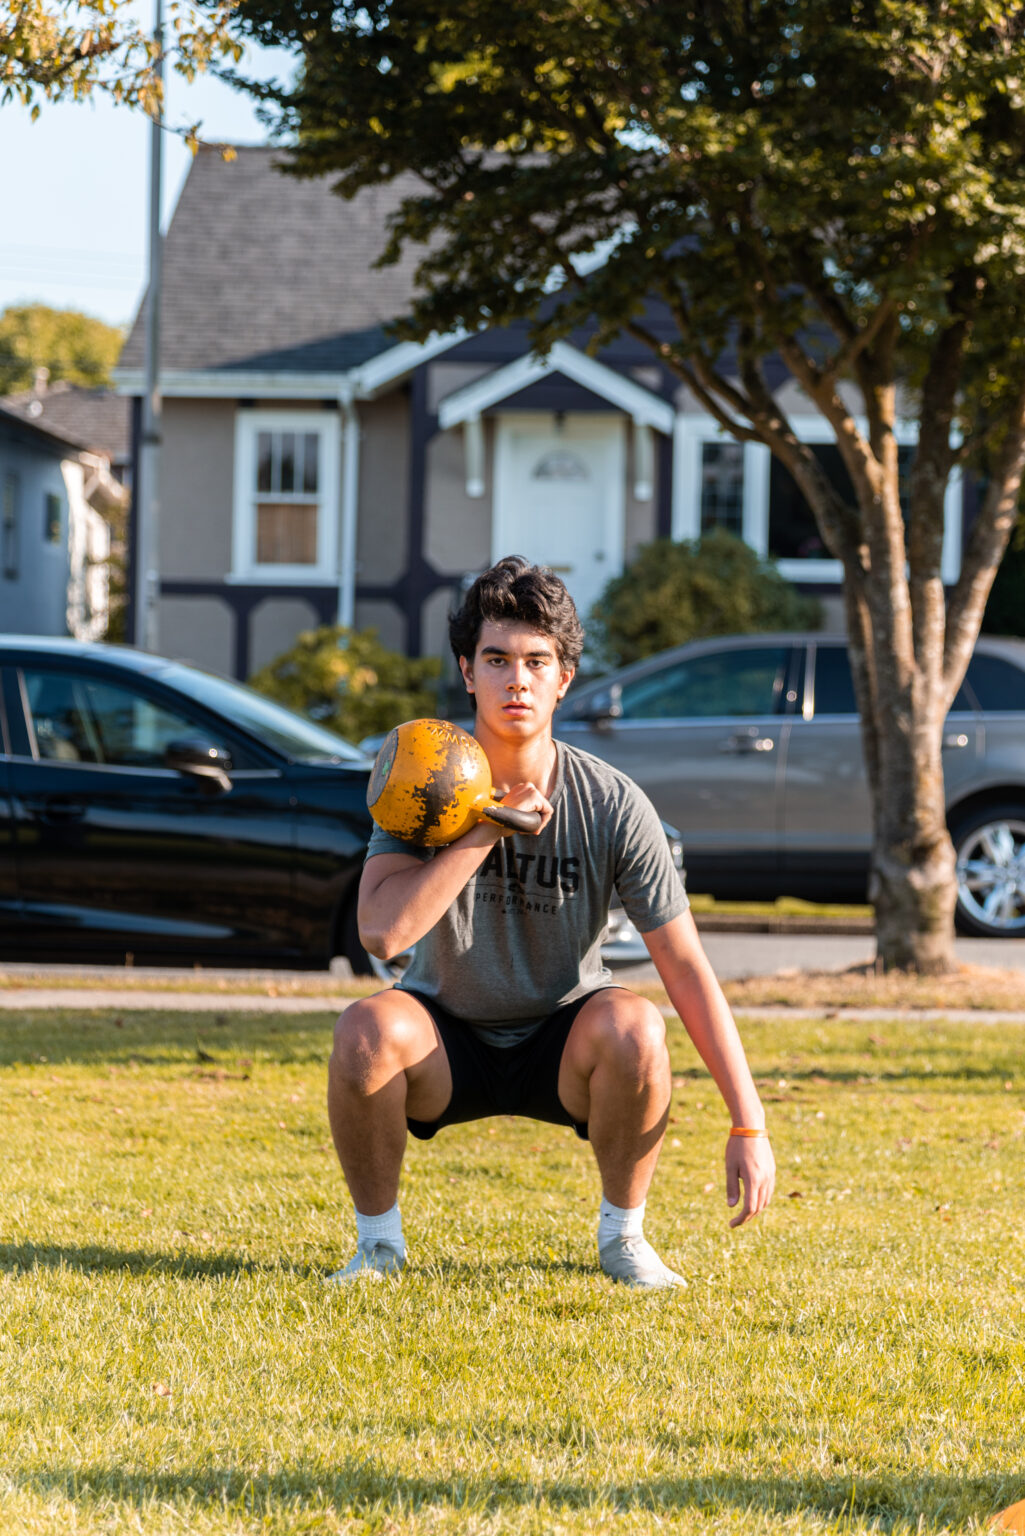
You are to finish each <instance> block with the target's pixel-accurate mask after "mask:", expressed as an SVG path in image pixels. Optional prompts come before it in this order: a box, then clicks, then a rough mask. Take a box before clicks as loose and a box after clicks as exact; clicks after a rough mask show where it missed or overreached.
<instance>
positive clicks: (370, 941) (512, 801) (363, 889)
mask: <svg viewBox="0 0 1025 1536" xmlns="http://www.w3.org/2000/svg"><path fill="white" fill-rule="evenodd" d="M502 803H503V805H508V806H511V807H512V808H513V809H514V810H524V811H540V812H541V818H542V819H541V827H544V826H545V825H546V824H547V823H548V821H550V819H551V815H552V807H551V805H550V804H549V802H548V801H547V800H546V799H545V797H544V795H542V794H541V791H540V790H539V789H537V787H536V786H535V785H533V784H514V785H513V787H512V789H511V790H510V791H509V793H508V794H507V795H505V796H504V797H503V801H502ZM541 827H539V828H538V831H540V830H541ZM501 836H502V829H501V827H498V826H496V825H495V823H494V822H491V821H479V822H478V823H477V825H476V826H475V827H471V828H470V831H469V832H466V833H464V835H463V836H462V837H460V838H458V839H457V840H456V842H454V843H449V844H448V846H447V847H445V848H438V849H437V850H436V852H435V854H434V857H433V858H432V859H428V860H426V862H424V861H422V860H420V859H418V858H416V857H414V855H413V854H409V853H377V854H374V856H373V857H372V858H369V859H368V860H367V862H366V864H365V866H364V869H363V875H362V877H361V879H360V883H359V905H358V907H357V912H356V921H357V924H358V926H359V939H360V943H361V944H362V945H363V948H364V949H365V950H366V951H367V953H368V954H371V955H376V956H377V957H378V959H379V960H390V959H391V958H392V956H393V955H401V953H402V951H403V950H404V949H408V948H409V947H410V945H411V944H415V943H416V942H417V940H418V939H422V938H423V936H424V934H425V933H429V932H430V930H431V929H432V928H433V927H434V925H435V923H436V922H438V921H439V919H440V918H441V917H442V916H443V915H444V914H445V913H446V912H447V911H448V909H449V907H450V906H451V905H452V903H453V902H454V901H455V899H456V897H457V896H458V895H459V892H460V891H461V890H462V889H463V886H464V885H465V884H466V882H467V881H468V880H469V879H470V878H471V877H472V876H473V875H475V874H476V872H477V870H478V869H479V868H480V866H481V865H482V864H483V863H484V860H485V859H486V858H487V856H488V854H489V852H490V851H491V849H492V848H493V847H494V846H495V844H496V843H497V842H498V841H499V839H500V838H501Z"/></svg>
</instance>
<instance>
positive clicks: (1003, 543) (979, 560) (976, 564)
mask: <svg viewBox="0 0 1025 1536" xmlns="http://www.w3.org/2000/svg"><path fill="white" fill-rule="evenodd" d="M1023 471H1025V380H1023V381H1022V385H1021V388H1020V389H1019V391H1018V395H1017V398H1016V400H1015V409H1014V414H1013V418H1012V421H1011V424H1010V425H1009V426H1008V429H1007V433H1006V435H1005V437H1004V441H1003V444H1002V446H1001V450H1000V457H999V460H998V462H997V468H996V471H995V472H994V475H993V478H992V479H991V480H990V483H989V487H988V489H987V491H986V496H985V500H984V501H983V503H982V507H981V508H980V510H979V515H978V516H977V517H976V519H975V522H974V523H973V524H972V530H971V533H970V534H969V536H968V548H967V549H966V551H965V554H964V558H963V560H962V562H961V574H960V576H959V577H958V580H957V585H956V586H955V588H954V591H953V593H952V594H951V597H950V601H949V603H948V605H947V635H946V643H945V645H944V649H943V684H944V688H945V690H946V693H947V696H948V698H950V699H952V698H953V696H954V694H955V693H956V692H957V687H958V684H959V683H960V681H961V679H962V677H963V676H964V674H965V671H966V669H967V666H968V661H969V659H970V657H971V652H972V646H973V645H974V643H975V637H976V635H977V634H978V632H979V626H980V624H981V623H982V614H983V610H984V608H985V606H986V599H987V597H988V596H989V592H990V588H991V587H992V585H993V578H994V576H995V575H996V570H997V566H998V565H999V563H1000V559H1001V556H1002V555H1003V553H1004V550H1005V549H1006V548H1007V541H1008V539H1009V538H1010V536H1011V530H1012V529H1013V528H1014V525H1015V522H1016V521H1017V516H1018V491H1019V489H1020V487H1021V480H1022V473H1023Z"/></svg>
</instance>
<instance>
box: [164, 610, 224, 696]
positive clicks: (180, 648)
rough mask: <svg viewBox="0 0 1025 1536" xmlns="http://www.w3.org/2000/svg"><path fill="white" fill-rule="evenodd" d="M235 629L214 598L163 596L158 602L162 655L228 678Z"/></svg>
mask: <svg viewBox="0 0 1025 1536" xmlns="http://www.w3.org/2000/svg"><path fill="white" fill-rule="evenodd" d="M234 637H235V627H234V621H233V619H232V615H231V612H230V611H229V609H228V607H227V605H226V604H225V603H222V602H221V601H220V600H219V599H218V598H215V597H165V598H162V599H161V602H160V614H159V625H158V637H157V638H158V643H159V646H160V650H161V651H162V652H163V654H164V655H165V656H173V657H174V659H175V660H176V661H187V662H189V663H190V664H191V665H192V666H197V667H209V668H210V670H211V671H213V672H223V673H224V674H225V675H226V676H228V677H230V676H231V675H232V670H233V667H234V662H235V649H234V647H235V638H234Z"/></svg>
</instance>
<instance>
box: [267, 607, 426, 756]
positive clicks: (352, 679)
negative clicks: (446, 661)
mask: <svg viewBox="0 0 1025 1536" xmlns="http://www.w3.org/2000/svg"><path fill="white" fill-rule="evenodd" d="M440 672H441V663H440V661H438V659H437V658H436V657H433V656H429V657H424V658H421V659H418V660H411V659H410V658H409V657H407V656H401V655H399V653H398V652H397V651H390V650H388V649H387V647H386V646H383V645H382V644H381V642H380V641H379V640H378V638H377V631H376V629H364V630H353V629H344V628H342V627H341V626H339V625H329V624H325V625H322V626H321V627H320V628H319V629H307V630H304V631H303V633H302V634H300V635H298V636H297V638H296V642H295V644H294V645H293V646H292V648H291V649H290V650H287V651H285V652H284V653H283V654H282V655H281V656H278V657H277V658H276V660H274V661H272V662H271V663H270V664H269V665H268V666H266V667H263V668H261V670H260V671H259V672H256V673H254V674H253V676H252V677H251V678H250V679H249V682H250V686H251V687H253V688H256V689H258V690H259V692H260V693H263V694H266V695H267V697H268V698H269V699H276V700H277V702H278V703H279V704H287V706H288V707H289V709H295V710H298V711H299V713H300V714H304V715H309V717H310V718H311V719H312V720H316V722H317V724H318V725H323V726H326V727H327V728H328V729H329V730H332V731H337V733H338V735H339V736H344V737H346V738H347V740H349V741H354V742H356V741H360V740H362V738H363V737H364V736H371V735H377V734H378V733H379V732H381V731H390V730H391V728H392V726H393V725H398V724H400V722H401V721H403V720H412V719H415V718H416V717H417V716H421V715H433V714H436V713H437V707H438V700H437V692H436V689H435V688H433V687H431V684H432V682H433V681H434V679H435V678H437V677H438V676H439V674H440Z"/></svg>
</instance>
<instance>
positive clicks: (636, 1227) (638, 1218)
mask: <svg viewBox="0 0 1025 1536" xmlns="http://www.w3.org/2000/svg"><path fill="white" fill-rule="evenodd" d="M645 1204H646V1202H645V1201H643V1200H642V1201H641V1203H640V1205H635V1206H628V1207H624V1206H621V1205H613V1204H612V1203H611V1202H610V1201H608V1200H606V1199H605V1196H604V1195H603V1196H602V1200H601V1205H600V1206H599V1207H598V1247H599V1248H604V1247H605V1244H606V1243H609V1242H611V1241H612V1239H613V1238H614V1237H643V1235H644V1206H645Z"/></svg>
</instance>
